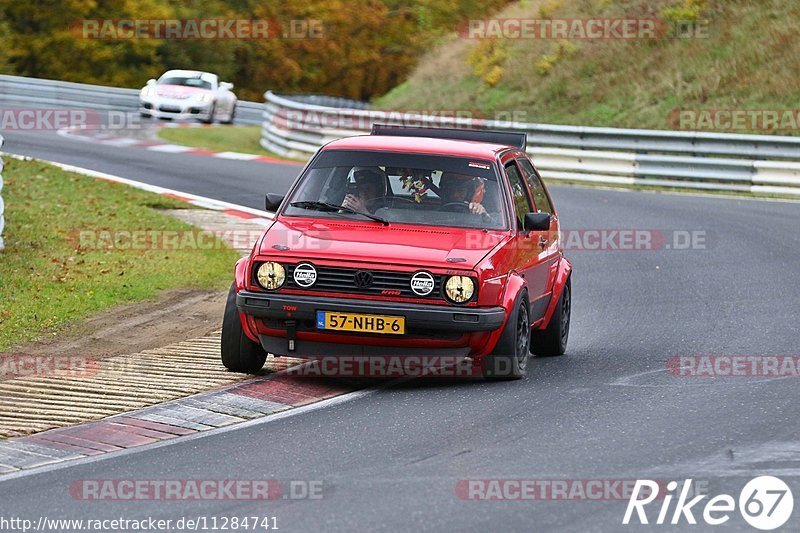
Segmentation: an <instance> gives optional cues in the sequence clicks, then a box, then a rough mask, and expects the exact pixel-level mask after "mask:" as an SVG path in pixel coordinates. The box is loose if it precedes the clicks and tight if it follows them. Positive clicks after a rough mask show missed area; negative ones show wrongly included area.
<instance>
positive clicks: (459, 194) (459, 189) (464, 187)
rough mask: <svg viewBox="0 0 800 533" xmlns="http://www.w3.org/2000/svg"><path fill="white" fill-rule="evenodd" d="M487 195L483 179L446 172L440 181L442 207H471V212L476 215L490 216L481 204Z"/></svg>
mask: <svg viewBox="0 0 800 533" xmlns="http://www.w3.org/2000/svg"><path fill="white" fill-rule="evenodd" d="M485 195H486V186H485V185H484V183H483V180H482V179H481V178H478V177H475V176H466V175H464V174H456V173H455V172H445V173H443V174H442V179H441V180H439V196H440V197H441V198H442V205H445V204H452V203H460V202H463V203H464V204H465V205H469V212H470V213H472V214H474V215H488V213H487V212H486V208H485V207H483V204H481V202H482V201H483V197H484V196H485Z"/></svg>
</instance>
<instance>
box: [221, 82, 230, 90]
mask: <svg viewBox="0 0 800 533" xmlns="http://www.w3.org/2000/svg"><path fill="white" fill-rule="evenodd" d="M219 88H220V89H222V90H225V91H230V90H231V89H233V84H232V83H229V82H227V81H223V82H220V84H219Z"/></svg>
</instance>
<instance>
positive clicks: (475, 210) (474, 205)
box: [469, 202, 489, 215]
mask: <svg viewBox="0 0 800 533" xmlns="http://www.w3.org/2000/svg"><path fill="white" fill-rule="evenodd" d="M469 212H470V213H472V214H473V215H488V214H489V213H487V212H486V208H485V207H483V205H481V204H479V203H478V202H470V204H469Z"/></svg>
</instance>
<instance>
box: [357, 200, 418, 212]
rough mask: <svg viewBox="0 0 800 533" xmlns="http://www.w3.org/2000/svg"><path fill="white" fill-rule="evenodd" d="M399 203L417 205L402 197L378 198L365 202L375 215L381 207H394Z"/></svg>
mask: <svg viewBox="0 0 800 533" xmlns="http://www.w3.org/2000/svg"><path fill="white" fill-rule="evenodd" d="M397 202H400V203H406V204H411V205H416V202H414V201H413V200H409V199H408V198H402V197H400V196H376V197H375V198H370V199H369V200H367V201H365V202H364V204H365V205H366V206H367V208H368V209H370V210H371V211H372V212H373V213H374V212H375V211H377V210H378V209H380V208H381V207H394V205H395V203H397Z"/></svg>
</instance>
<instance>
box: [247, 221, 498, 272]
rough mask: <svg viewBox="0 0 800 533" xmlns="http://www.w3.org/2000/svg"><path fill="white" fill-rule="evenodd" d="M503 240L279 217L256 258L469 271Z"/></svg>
mask: <svg viewBox="0 0 800 533" xmlns="http://www.w3.org/2000/svg"><path fill="white" fill-rule="evenodd" d="M507 237H508V233H507V232H503V231H484V230H479V229H465V228H442V227H423V226H409V225H403V224H392V225H391V226H383V225H381V224H379V223H377V222H366V223H365V222H361V221H343V220H320V219H306V218H297V219H295V218H287V217H282V218H281V219H279V220H276V221H275V222H274V223H273V225H272V226H271V227H270V228H269V230H268V231H267V233H266V234H265V236H264V238H263V240H262V241H261V243H260V248H259V252H260V253H261V254H263V255H269V256H282V257H287V258H293V259H308V260H314V259H332V260H340V261H357V262H376V263H381V264H386V265H405V266H420V267H440V268H459V269H471V268H474V267H475V265H477V264H478V262H479V261H480V260H481V259H483V257H485V256H486V254H487V253H489V252H490V251H491V250H492V249H493V248H495V247H496V246H497V245H498V244H500V242H502V241H503V240H504V239H506V238H507ZM448 259H450V261H448ZM457 259H463V261H454V260H457Z"/></svg>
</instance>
